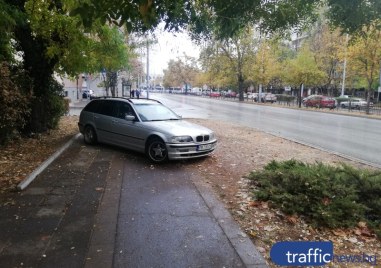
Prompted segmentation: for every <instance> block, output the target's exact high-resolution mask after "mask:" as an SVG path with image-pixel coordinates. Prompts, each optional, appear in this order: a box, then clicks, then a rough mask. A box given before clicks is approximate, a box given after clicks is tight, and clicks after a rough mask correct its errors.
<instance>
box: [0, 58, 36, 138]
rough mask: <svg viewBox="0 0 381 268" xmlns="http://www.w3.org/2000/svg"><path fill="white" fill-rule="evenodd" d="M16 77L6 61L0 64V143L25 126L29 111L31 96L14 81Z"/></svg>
mask: <svg viewBox="0 0 381 268" xmlns="http://www.w3.org/2000/svg"><path fill="white" fill-rule="evenodd" d="M17 79H18V78H17V77H16V75H14V74H12V73H11V71H10V69H9V67H8V65H7V64H6V63H4V62H3V63H1V64H0V144H4V143H6V142H7V141H8V140H9V139H10V138H11V136H12V134H13V133H14V132H15V131H18V130H19V129H21V128H23V127H24V126H25V124H26V120H25V118H27V116H28V115H29V113H30V109H29V103H30V99H31V98H30V97H29V96H28V95H27V94H25V93H24V92H23V91H22V90H20V88H19V87H18V86H17V84H15V83H14V81H15V80H17Z"/></svg>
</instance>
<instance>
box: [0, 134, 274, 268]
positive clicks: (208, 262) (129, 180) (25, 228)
mask: <svg viewBox="0 0 381 268" xmlns="http://www.w3.org/2000/svg"><path fill="white" fill-rule="evenodd" d="M182 165H186V163H176V162H170V163H168V164H167V165H160V166H157V165H155V166H153V165H152V164H151V163H150V162H148V161H147V159H146V158H145V157H144V156H143V155H139V154H135V153H130V152H126V151H124V150H121V149H118V148H115V147H109V146H106V145H99V146H94V147H93V146H91V147H90V146H84V144H83V142H82V139H77V140H76V141H75V142H74V143H73V145H72V146H70V147H69V149H68V150H67V151H65V152H64V153H63V154H62V155H61V156H60V157H59V158H58V159H57V160H56V161H54V162H53V163H52V164H51V165H49V166H48V167H47V169H46V170H44V171H43V172H42V173H41V174H40V175H39V176H38V177H37V178H36V180H35V181H33V182H32V183H31V184H30V185H29V187H28V188H27V189H26V190H25V191H23V192H19V193H17V192H15V193H10V194H9V195H7V196H6V197H5V199H4V200H2V202H1V204H2V207H1V210H0V228H1V232H0V267H71V268H73V267H267V266H266V264H265V261H264V259H263V258H262V256H261V255H260V254H259V253H258V252H257V250H256V249H255V247H254V245H253V244H252V242H251V241H250V239H249V238H248V237H247V236H246V235H245V234H244V233H243V232H242V231H241V230H239V228H238V227H237V224H236V223H235V222H234V220H233V219H232V218H231V216H230V214H229V213H228V212H227V211H226V209H225V208H224V207H223V205H222V204H221V203H220V202H219V201H218V200H217V199H216V198H215V197H214V195H213V194H212V193H211V191H210V189H208V188H207V187H206V186H204V185H202V184H201V183H199V182H197V181H196V180H194V176H198V175H197V174H189V173H188V172H186V171H185V169H184V168H182Z"/></svg>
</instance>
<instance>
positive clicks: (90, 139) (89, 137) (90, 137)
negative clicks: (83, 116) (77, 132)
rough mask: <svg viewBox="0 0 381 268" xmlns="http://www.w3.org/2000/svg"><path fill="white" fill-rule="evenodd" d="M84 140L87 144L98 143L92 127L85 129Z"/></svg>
mask: <svg viewBox="0 0 381 268" xmlns="http://www.w3.org/2000/svg"><path fill="white" fill-rule="evenodd" d="M83 138H84V140H85V143H87V144H95V143H97V134H96V133H95V130H94V128H93V127H92V126H86V127H85V131H84V134H83Z"/></svg>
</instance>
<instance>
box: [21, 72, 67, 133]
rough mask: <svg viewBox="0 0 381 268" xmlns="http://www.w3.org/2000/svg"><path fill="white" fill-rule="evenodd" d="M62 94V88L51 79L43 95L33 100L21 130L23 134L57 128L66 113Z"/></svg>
mask: <svg viewBox="0 0 381 268" xmlns="http://www.w3.org/2000/svg"><path fill="white" fill-rule="evenodd" d="M62 92H63V86H62V85H60V84H59V83H58V82H57V81H56V80H55V79H53V78H51V79H50V80H49V81H48V88H47V90H45V93H44V94H43V95H41V96H38V97H35V98H34V99H33V102H32V104H31V116H30V118H29V120H28V123H27V125H26V126H25V127H24V129H23V132H24V134H27V135H28V134H31V133H40V132H45V131H47V130H48V129H54V128H56V127H57V125H58V122H59V120H60V118H61V116H62V115H64V114H65V112H66V108H65V101H64V97H63V96H62Z"/></svg>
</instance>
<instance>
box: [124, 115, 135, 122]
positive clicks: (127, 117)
mask: <svg viewBox="0 0 381 268" xmlns="http://www.w3.org/2000/svg"><path fill="white" fill-rule="evenodd" d="M124 119H126V120H127V121H134V120H135V116H133V115H128V114H126V116H125V117H124Z"/></svg>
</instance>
